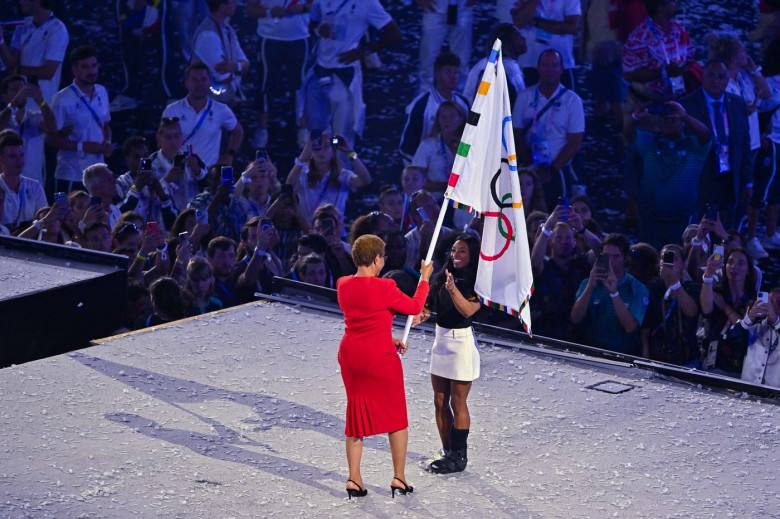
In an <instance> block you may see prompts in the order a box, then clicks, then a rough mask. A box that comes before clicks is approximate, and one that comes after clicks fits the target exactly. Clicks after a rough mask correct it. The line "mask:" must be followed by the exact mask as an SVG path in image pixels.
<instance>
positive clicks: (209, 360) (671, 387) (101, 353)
mask: <svg viewBox="0 0 780 519" xmlns="http://www.w3.org/2000/svg"><path fill="white" fill-rule="evenodd" d="M342 327H343V321H342V319H341V316H340V315H336V314H334V313H329V312H326V311H320V310H312V309H304V308H296V307H293V306H291V305H285V304H281V303H254V304H251V305H247V306H243V307H239V308H235V309H231V310H228V311H224V312H221V313H217V314H212V315H208V316H205V317H202V318H198V319H193V320H189V321H184V322H179V323H175V324H173V325H170V326H167V327H161V328H157V329H154V330H150V331H145V332H141V333H136V334H131V335H127V336H122V337H115V338H111V339H108V340H105V341H103V342H102V343H101V344H99V345H97V346H94V347H91V348H89V349H86V350H82V351H78V352H74V353H71V354H67V355H60V356H57V357H52V358H48V359H44V360H39V361H35V362H31V363H28V364H23V365H19V366H14V367H10V368H7V369H3V370H0V402H2V405H1V406H0V427H1V428H2V434H0V456H2V462H1V464H0V517H13V518H16V517H36V518H37V517H52V518H65V517H83V518H96V517H120V518H124V517H171V518H173V517H181V518H232V517H236V518H245V517H251V518H254V517H284V518H289V517H385V518H391V517H392V518H396V517H490V518H494V519H497V518H505V517H506V518H526V517H528V518H558V517H560V518H573V517H591V518H607V517H618V518H634V517H642V518H662V517H676V518H698V517H702V518H704V517H707V518H710V517H712V518H725V517H734V518H766V517H780V479H779V476H778V474H780V470H779V467H780V425H779V424H780V420H779V419H778V407H777V406H776V401H763V402H762V401H760V400H758V399H755V398H752V397H751V398H748V397H745V396H741V395H739V394H723V393H713V392H710V391H707V390H705V389H700V388H697V387H695V386H692V385H685V384H680V383H673V382H669V381H665V380H662V379H660V378H653V376H652V374H651V373H650V372H649V371H643V370H639V369H636V368H629V367H626V366H621V365H619V364H617V363H614V364H612V365H609V364H602V365H597V364H595V363H583V362H578V361H575V360H566V359H560V358H555V357H550V356H544V355H541V354H537V353H529V352H527V351H517V350H512V349H507V348H501V347H495V346H492V345H484V346H483V347H482V348H481V355H482V374H483V375H482V377H481V378H480V379H479V380H477V381H476V382H475V383H474V386H473V389H472V392H471V396H470V399H469V401H470V408H471V414H472V428H471V436H470V437H469V448H470V450H469V465H468V468H467V469H466V471H465V472H463V473H461V474H455V475H448V476H438V475H434V474H429V473H427V472H425V471H424V470H422V469H421V468H420V465H421V462H422V461H423V460H424V459H425V458H427V457H429V456H431V455H432V454H433V453H434V452H435V451H436V450H438V448H439V443H438V436H437V434H436V428H435V425H434V422H433V404H432V398H431V389H430V380H429V375H428V371H427V369H428V351H429V349H430V346H431V340H432V336H431V334H430V333H422V332H413V333H412V336H411V339H410V351H409V353H408V354H407V356H406V358H404V361H403V363H404V370H405V376H406V387H407V394H408V406H409V421H410V430H409V432H410V444H409V464H408V468H407V476H408V479H409V483H410V484H413V485H414V487H415V492H414V494H412V495H409V496H405V497H404V496H401V497H398V496H397V497H396V499H391V498H390V490H389V488H388V486H389V484H390V480H391V478H392V476H393V474H392V468H391V463H390V454H389V450H388V448H387V441H386V437H384V436H382V437H377V438H371V439H368V440H367V441H366V449H365V451H364V455H363V478H364V481H365V483H366V486H367V488H368V490H369V494H368V496H367V497H365V498H362V499H360V500H358V501H357V502H356V501H355V500H353V501H351V502H350V501H348V500H347V498H346V497H347V495H346V493H345V491H344V484H345V481H346V479H347V470H346V461H345V456H344V437H343V435H344V421H343V416H344V410H345V397H344V390H343V387H342V383H341V377H340V375H339V367H338V362H337V358H336V354H337V350H338V343H339V340H340V338H341V333H342ZM397 333H398V334H400V333H401V330H400V328H399V329H398V330H397ZM604 381H613V382H615V383H616V384H608V385H607V387H606V389H615V390H618V391H620V390H624V389H627V390H626V391H624V392H621V393H616V394H613V393H608V392H604V391H600V390H596V389H591V388H589V386H592V385H594V384H597V383H600V382H604Z"/></svg>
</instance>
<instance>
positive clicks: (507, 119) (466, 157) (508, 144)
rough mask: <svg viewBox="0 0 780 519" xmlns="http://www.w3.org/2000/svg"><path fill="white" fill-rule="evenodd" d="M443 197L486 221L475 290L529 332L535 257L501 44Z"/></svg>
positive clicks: (497, 44) (484, 78) (496, 47)
mask: <svg viewBox="0 0 780 519" xmlns="http://www.w3.org/2000/svg"><path fill="white" fill-rule="evenodd" d="M444 196H445V197H447V198H449V199H451V200H452V202H453V205H454V206H455V207H457V208H459V209H465V210H467V211H470V212H471V213H473V214H474V215H476V216H480V217H481V218H482V220H483V231H482V247H481V250H480V257H479V266H478V269H477V282H476V285H475V290H476V292H477V294H478V295H479V296H480V297H481V298H482V302H483V303H484V304H485V305H487V306H490V307H491V308H496V309H499V310H501V311H504V312H506V313H509V314H511V315H514V316H516V317H519V318H520V319H522V322H523V326H524V327H525V329H526V331H527V332H529V333H530V332H531V310H530V307H529V305H528V300H529V298H530V297H531V293H532V292H533V275H532V273H531V254H530V250H529V248H528V235H527V233H526V230H525V214H524V212H523V199H522V197H521V195H520V180H519V178H518V175H517V156H516V154H515V141H514V136H513V134H512V116H511V109H510V105H509V92H508V90H507V83H506V73H505V72H504V64H503V59H502V56H501V40H496V41H495V43H494V44H493V50H492V52H491V53H490V58H489V59H488V63H487V66H486V67H485V73H484V74H483V76H482V82H481V83H480V85H479V88H478V90H477V95H476V97H475V98H474V103H473V106H472V108H471V111H470V112H469V117H468V121H467V124H466V128H465V129H464V131H463V136H462V137H461V141H460V145H459V147H458V152H457V155H456V157H455V163H454V164H453V166H452V173H451V174H450V179H449V183H448V187H447V191H446V192H445V193H444Z"/></svg>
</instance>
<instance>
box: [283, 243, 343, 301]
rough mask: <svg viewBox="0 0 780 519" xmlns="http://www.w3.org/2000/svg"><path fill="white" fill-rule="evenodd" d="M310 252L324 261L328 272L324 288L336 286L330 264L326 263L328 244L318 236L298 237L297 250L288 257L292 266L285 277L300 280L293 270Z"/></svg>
mask: <svg viewBox="0 0 780 519" xmlns="http://www.w3.org/2000/svg"><path fill="white" fill-rule="evenodd" d="M312 252H313V253H315V254H317V255H319V256H320V257H321V258H322V259H323V260H325V267H326V269H327V271H328V280H327V284H326V285H325V286H327V287H330V288H334V287H335V286H336V280H335V279H334V275H333V273H332V267H331V264H329V261H328V242H327V241H326V240H325V238H323V237H322V236H320V235H319V234H304V235H303V236H301V237H300V239H299V240H298V249H297V251H296V252H295V254H293V255H292V256H291V257H290V265H292V267H291V268H290V273H289V274H288V276H287V277H289V278H291V279H295V280H300V278H299V277H298V272H297V271H296V270H295V265H296V264H297V263H298V260H300V259H301V258H303V257H304V256H308V255H309V254H311V253H312Z"/></svg>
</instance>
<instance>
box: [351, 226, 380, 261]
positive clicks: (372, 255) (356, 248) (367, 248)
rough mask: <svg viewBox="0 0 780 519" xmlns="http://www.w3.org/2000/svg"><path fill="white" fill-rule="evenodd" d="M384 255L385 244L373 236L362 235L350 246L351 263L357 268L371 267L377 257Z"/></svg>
mask: <svg viewBox="0 0 780 519" xmlns="http://www.w3.org/2000/svg"><path fill="white" fill-rule="evenodd" d="M384 255H385V242H383V241H382V240H381V238H379V237H378V236H374V235H373V234H364V235H363V236H361V237H360V238H358V239H357V240H355V243H353V244H352V261H354V262H355V265H357V266H358V267H367V266H369V265H371V264H372V263H373V262H374V260H375V259H376V257H377V256H384Z"/></svg>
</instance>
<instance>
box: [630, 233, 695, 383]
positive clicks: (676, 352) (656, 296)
mask: <svg viewBox="0 0 780 519" xmlns="http://www.w3.org/2000/svg"><path fill="white" fill-rule="evenodd" d="M670 259H671V261H669V260H670ZM658 269H659V272H660V277H656V278H655V279H653V280H652V281H651V282H650V284H649V285H648V287H647V288H648V290H649V292H650V298H649V301H650V303H649V305H648V307H647V313H646V314H645V320H644V321H643V322H642V329H641V330H640V332H639V336H640V341H641V343H642V356H643V357H645V358H649V359H652V360H658V361H661V362H668V363H670V364H678V365H681V366H687V367H691V368H700V367H701V361H700V359H699V343H698V340H697V339H696V329H697V327H698V324H699V293H700V291H701V287H700V285H699V284H698V283H696V282H694V281H691V280H690V277H688V276H687V275H686V272H685V263H684V262H683V249H682V247H680V246H679V245H677V244H668V245H664V247H663V249H661V259H660V261H659V263H658ZM686 278H687V280H686Z"/></svg>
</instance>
